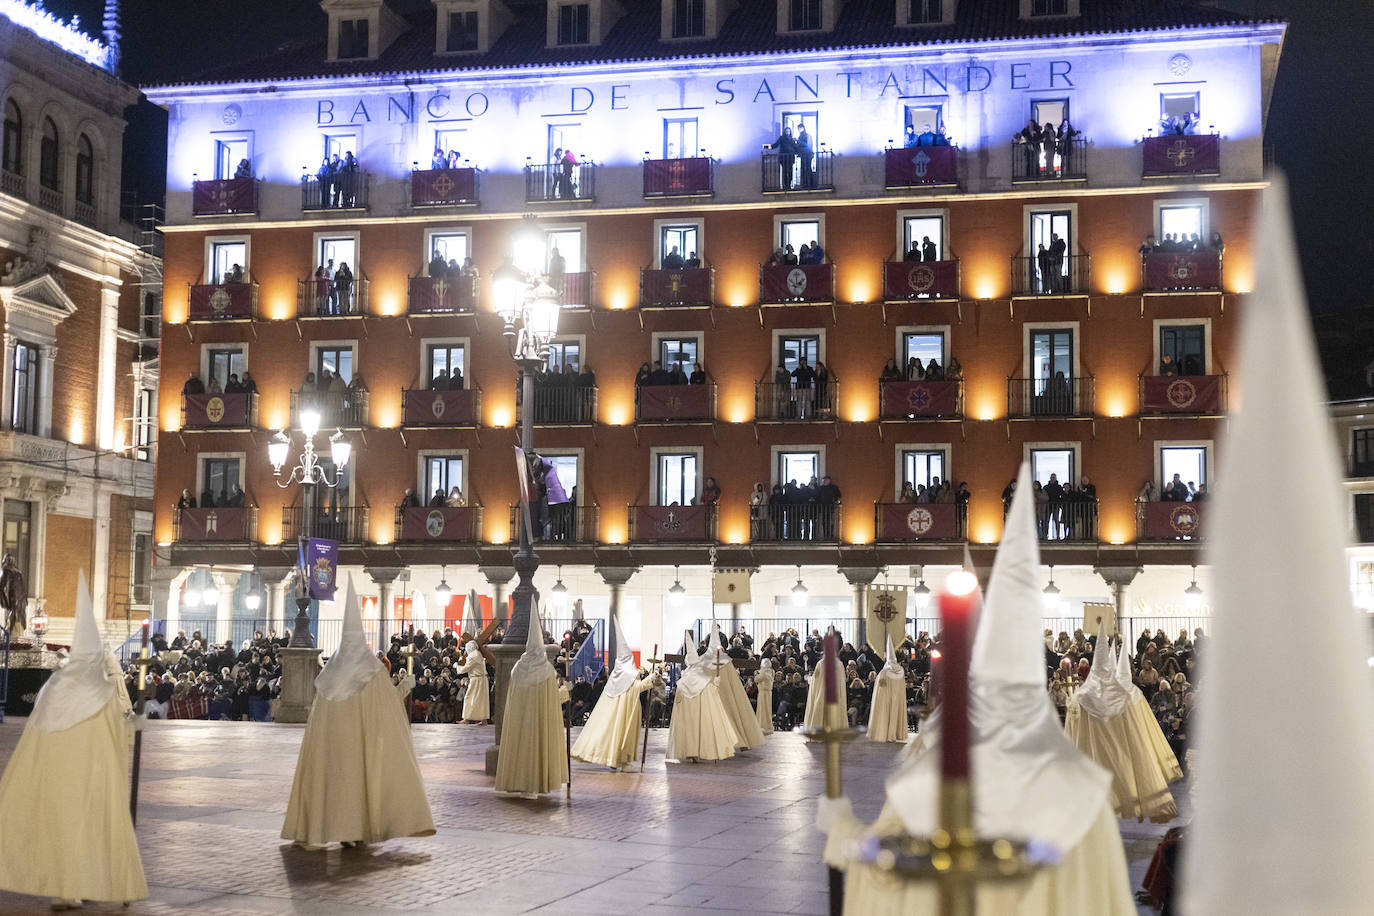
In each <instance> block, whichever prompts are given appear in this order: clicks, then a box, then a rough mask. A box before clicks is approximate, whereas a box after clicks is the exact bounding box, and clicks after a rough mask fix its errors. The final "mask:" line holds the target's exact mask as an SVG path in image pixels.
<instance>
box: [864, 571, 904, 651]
mask: <svg viewBox="0 0 1374 916" xmlns="http://www.w3.org/2000/svg"><path fill="white" fill-rule="evenodd" d="M864 607H865V610H866V614H865V616H866V617H867V624H868V626H867V628H866V638H867V640H868V644H869V645H870V646H872V647H873V650H874V651H875V652H877V653H878V654H879V655H882V654H883V653H885V652H886V651H887V640H888V638H889V637H891V639H892V645H894V646H900V645H901V644H902V642H903V641H904V640H905V639H906V586H905V585H876V584H875V585H870V586H869V587H868V594H867V595H866V596H865V598H864Z"/></svg>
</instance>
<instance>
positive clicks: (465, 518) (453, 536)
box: [395, 506, 482, 544]
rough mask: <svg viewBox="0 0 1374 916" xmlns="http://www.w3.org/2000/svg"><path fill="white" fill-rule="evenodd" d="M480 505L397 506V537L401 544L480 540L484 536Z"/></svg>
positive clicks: (397, 541) (471, 541)
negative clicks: (482, 534) (482, 533)
mask: <svg viewBox="0 0 1374 916" xmlns="http://www.w3.org/2000/svg"><path fill="white" fill-rule="evenodd" d="M481 531H482V508H481V507H480V506H435V507H426V506H397V507H396V532H395V539H396V543H398V544H417V543H427V542H431V541H444V542H449V543H452V542H454V541H459V542H466V543H469V544H471V543H476V542H477V541H478V540H480V539H481Z"/></svg>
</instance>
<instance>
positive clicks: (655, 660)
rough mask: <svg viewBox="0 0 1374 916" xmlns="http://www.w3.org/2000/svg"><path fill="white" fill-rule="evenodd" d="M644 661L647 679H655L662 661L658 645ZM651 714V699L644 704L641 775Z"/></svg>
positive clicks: (647, 748) (647, 745)
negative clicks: (647, 665)
mask: <svg viewBox="0 0 1374 916" xmlns="http://www.w3.org/2000/svg"><path fill="white" fill-rule="evenodd" d="M645 661H647V662H648V663H649V677H656V676H657V672H656V671H655V667H656V666H657V665H658V664H659V663H660V662H662V661H663V659H661V658H659V657H658V643H654V654H653V656H651V657H650V658H647V659H645ZM652 714H653V701H652V698H651V699H650V701H649V702H647V703H645V704H644V750H643V751H641V752H640V754H639V772H641V773H643V772H644V760H645V758H647V757H648V756H649V719H650V718H652Z"/></svg>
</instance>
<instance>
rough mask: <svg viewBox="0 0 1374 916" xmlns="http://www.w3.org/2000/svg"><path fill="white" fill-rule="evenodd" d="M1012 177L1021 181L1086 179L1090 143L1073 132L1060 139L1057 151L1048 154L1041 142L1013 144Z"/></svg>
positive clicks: (1013, 180) (1013, 179) (1018, 142)
mask: <svg viewBox="0 0 1374 916" xmlns="http://www.w3.org/2000/svg"><path fill="white" fill-rule="evenodd" d="M1011 180H1012V182H1014V183H1021V182H1049V181H1087V180H1088V143H1087V140H1086V138H1084V137H1083V136H1081V135H1079V136H1074V137H1072V138H1071V139H1070V140H1069V141H1068V143H1066V144H1065V143H1061V144H1059V147H1058V148H1057V149H1056V151H1055V152H1054V153H1051V154H1047V153H1046V152H1045V148H1044V147H1043V146H1042V145H1041V144H1038V143H1022V142H1020V141H1019V140H1013V141H1012V144H1011Z"/></svg>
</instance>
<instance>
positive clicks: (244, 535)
mask: <svg viewBox="0 0 1374 916" xmlns="http://www.w3.org/2000/svg"><path fill="white" fill-rule="evenodd" d="M178 537H179V538H180V539H181V540H183V541H246V540H248V510H247V509H226V508H214V509H182V510H181V531H180V532H178Z"/></svg>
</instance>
